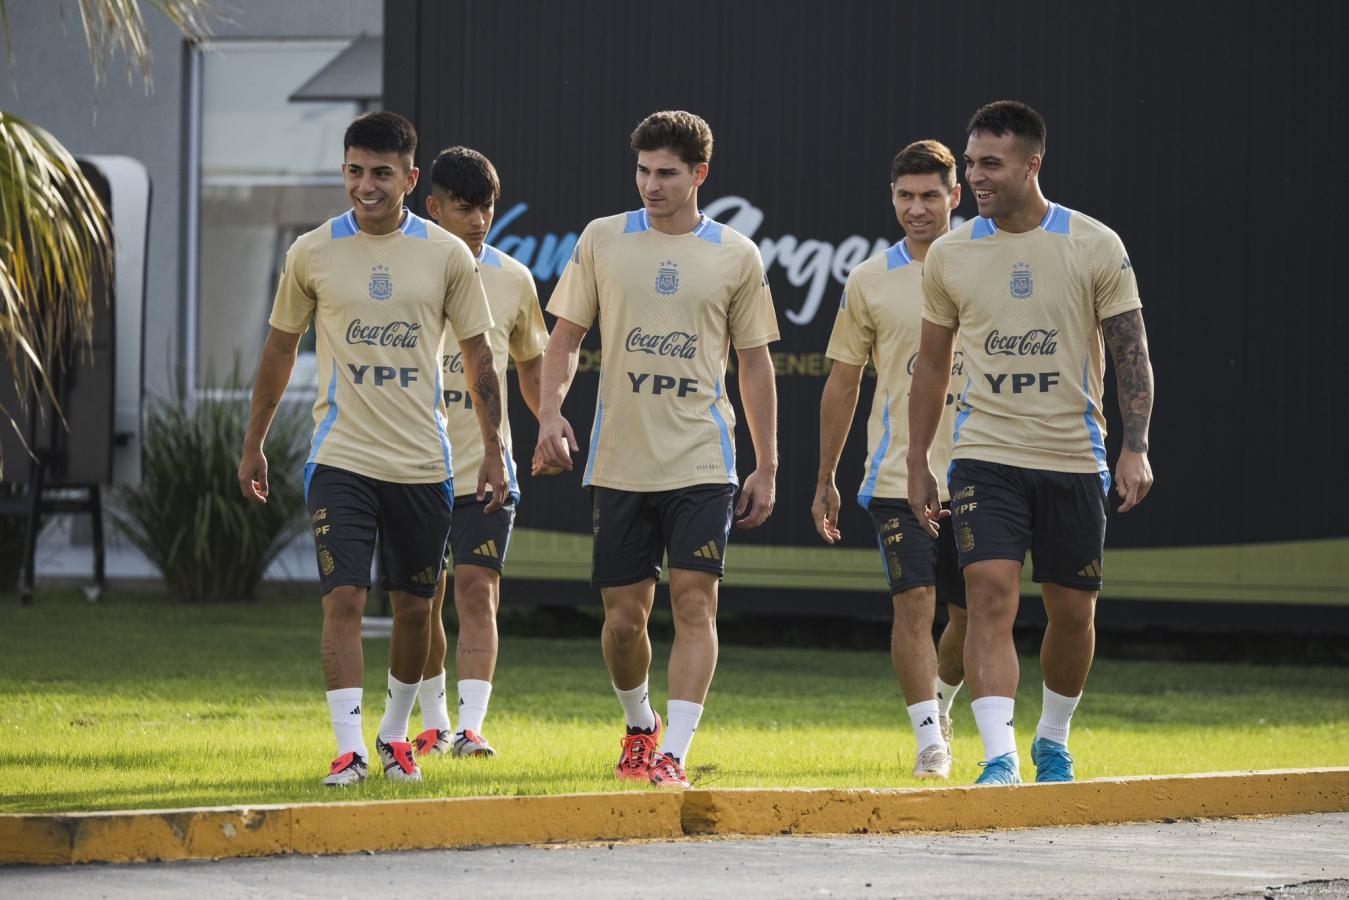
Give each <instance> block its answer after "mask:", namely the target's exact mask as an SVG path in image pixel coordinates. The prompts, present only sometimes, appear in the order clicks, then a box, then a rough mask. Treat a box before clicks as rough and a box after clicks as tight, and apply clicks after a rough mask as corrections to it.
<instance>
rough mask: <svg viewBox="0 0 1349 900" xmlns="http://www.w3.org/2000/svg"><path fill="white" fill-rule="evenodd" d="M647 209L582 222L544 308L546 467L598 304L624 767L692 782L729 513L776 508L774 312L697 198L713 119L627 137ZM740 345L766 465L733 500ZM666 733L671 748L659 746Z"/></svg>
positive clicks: (752, 426) (761, 282)
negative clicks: (663, 616) (655, 662)
mask: <svg viewBox="0 0 1349 900" xmlns="http://www.w3.org/2000/svg"><path fill="white" fill-rule="evenodd" d="M631 145H632V149H633V150H634V151H636V153H637V192H638V194H639V195H640V196H641V198H642V208H641V209H639V210H637V211H635V212H629V213H626V214H620V215H617V216H610V217H608V218H603V219H596V220H595V221H593V222H591V223H590V224H589V225H587V226H586V228H585V231H584V232H582V234H581V238H580V240H579V242H578V243H577V245H576V249H575V252H573V254H572V258H571V262H570V263H569V264H568V266H567V268H566V269H565V270H564V272H563V274H562V278H561V280H560V281H559V283H558V286H557V289H556V290H555V291H554V292H553V296H552V298H551V300H550V301H549V303H548V311H549V312H550V313H553V314H554V315H556V316H557V317H558V318H557V324H556V325H555V326H554V328H553V333H552V335H551V336H550V337H549V340H548V349H547V351H546V352H545V353H544V358H543V388H542V396H541V400H540V408H539V443H538V446H537V448H536V449H535V455H534V465H535V469H536V470H538V471H540V472H546V471H549V470H550V469H552V468H561V469H570V468H571V452H573V451H575V450H576V449H577V447H576V438H575V436H574V435H573V433H572V429H571V426H570V425H569V424H568V422H567V420H566V419H565V418H563V416H562V412H561V410H562V401H563V399H564V398H565V397H566V395H567V390H568V388H569V387H570V385H571V380H572V377H573V376H574V375H575V373H576V365H577V358H578V350H579V348H580V345H581V339H582V338H583V337H584V336H585V333H586V331H587V330H589V329H590V327H591V325H593V324H594V322H595V318H596V316H598V317H599V328H600V339H601V343H602V344H603V349H604V357H603V362H602V363H601V367H600V378H599V396H598V397H597V399H596V403H595V423H594V425H593V427H592V428H591V432H590V455H589V458H588V459H587V461H586V467H585V476H584V479H583V484H585V485H587V486H589V487H590V489H591V499H592V516H593V522H594V555H593V562H592V574H591V582H592V583H593V584H594V585H595V586H596V587H598V588H599V589H600V593H601V595H602V597H603V600H604V631H603V649H604V661H605V663H606V664H607V665H608V667H609V674H610V676H611V679H612V681H613V686H614V690H615V691H616V692H617V694H618V699H619V702H620V703H621V704H622V706H623V711H624V714H625V716H626V718H627V734H626V735H625V736H624V737H623V740H622V754H621V755H620V757H619V760H618V765H617V768H616V770H615V774H616V776H617V777H618V778H619V779H630V780H637V781H648V780H649V781H650V782H651V783H653V784H656V785H658V786H671V787H687V786H688V783H689V782H688V778H687V777H686V776H685V774H684V766H685V764H686V763H687V761H688V750H689V746H690V744H691V743H692V741H693V732H694V729H695V728H697V726H698V720H699V718H700V717H701V716H702V712H703V703H704V701H705V699H706V696H707V689H708V686H709V685H710V684H711V681H712V673H713V670H714V669H715V668H716V662H717V630H716V612H717V586H718V582H719V580H720V578H721V575H722V572H723V564H724V558H725V555H726V542H727V539H728V537H729V534H730V528H731V521H732V518H733V516H734V517H735V518H736V519H738V521H737V522H736V525H737V526H738V527H741V528H755V527H757V526H759V525H761V524H762V523H763V522H764V521H765V520H766V519H767V518H768V515H769V514H770V513H771V512H772V511H773V503H774V495H775V481H776V477H777V436H776V424H777V393H776V388H775V386H774V383H773V364H772V359H771V357H770V356H769V354H768V344H769V343H770V342H772V341H774V340H777V337H778V329H777V318H776V316H775V314H774V311H773V299H772V296H771V295H770V293H769V290H768V279H767V277H766V276H765V275H764V269H763V262H762V260H761V259H760V258H759V251H758V248H756V247H755V246H754V244H753V243H751V242H750V241H749V240H748V239H747V238H745V237H744V236H742V235H740V234H737V233H736V232H734V231H732V230H731V229H729V228H726V227H725V226H723V225H721V224H719V223H717V222H715V221H713V220H711V219H709V218H707V217H706V216H703V215H702V214H701V213H700V212H699V211H698V188H699V186H700V185H702V183H703V182H704V181H705V180H706V179H707V172H708V161H709V160H710V159H711V157H712V130H711V129H710V128H709V127H708V126H707V123H706V122H704V121H703V120H702V119H701V118H699V117H698V116H695V115H693V114H691V113H687V112H658V113H653V114H652V115H650V116H648V117H647V118H646V119H645V120H643V121H642V123H641V124H640V125H638V126H637V130H636V131H634V132H633V133H632V140H631ZM732 346H733V347H735V350H736V358H737V362H738V367H739V377H740V396H741V399H742V401H743V405H744V409H745V417H746V419H747V421H748V424H749V431H750V437H751V439H752V440H753V443H754V456H755V465H756V468H755V470H754V472H753V473H751V474H750V476H749V477H748V478H746V479H745V483H744V486H743V488H742V490H741V492H740V498H739V501H738V502H737V501H736V500H735V486H736V484H737V483H738V478H737V476H736V467H735V445H734V440H733V438H732V435H733V434H734V433H735V413H734V411H733V410H732V409H731V404H730V402H729V401H728V400H727V398H726V391H725V388H724V385H723V379H724V377H725V374H726V362H727V354H728V351H729V348H730V347H732ZM667 553H668V554H669V566H670V605H671V607H672V609H673V612H674V623H675V640H674V647H673V649H672V650H671V653H670V669H669V690H670V705H669V707H668V710H667V712H668V716H667V719H666V722H665V730H664V738H663V739H662V737H661V735H662V726H661V719H660V717H659V716H658V715H657V714H656V713H655V711H654V710H653V709H652V708H651V703H650V701H649V700H648V695H647V683H648V672H649V670H650V667H651V643H650V641H649V639H648V637H647V619H648V617H649V616H650V613H651V606H652V603H653V601H654V600H655V593H656V579H657V578H658V577H659V576H660V563H661V558H662V557H663V556H665V555H666V554H667ZM658 742H659V744H658Z"/></svg>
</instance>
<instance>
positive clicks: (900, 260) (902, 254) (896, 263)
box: [885, 238, 913, 272]
mask: <svg viewBox="0 0 1349 900" xmlns="http://www.w3.org/2000/svg"><path fill="white" fill-rule="evenodd" d="M911 262H913V254H912V253H910V252H909V239H908V238H904V239H903V240H901V241H900V242H899V243H898V244H895V245H894V246H893V247H891V248H890V249H889V250H886V251H885V270H886V271H887V272H889V271H892V270H894V269H902V268H904V267H905V266H907V265H908V264H909V263H911Z"/></svg>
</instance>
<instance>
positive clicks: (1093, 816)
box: [683, 769, 1349, 835]
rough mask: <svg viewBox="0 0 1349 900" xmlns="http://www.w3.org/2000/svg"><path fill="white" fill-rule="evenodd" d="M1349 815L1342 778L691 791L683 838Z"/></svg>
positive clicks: (1258, 775) (1255, 775) (1308, 774)
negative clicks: (718, 835)
mask: <svg viewBox="0 0 1349 900" xmlns="http://www.w3.org/2000/svg"><path fill="white" fill-rule="evenodd" d="M1344 811H1349V769H1314V770H1302V769H1297V770H1287V771H1274V772H1247V773H1240V772H1232V773H1215V774H1205V775H1174V776H1160V777H1150V778H1101V779H1094V780H1091V781H1078V782H1073V783H1071V784H1038V785H1036V784H1030V785H1021V786H1017V787H1009V788H1001V789H992V788H985V787H944V788H930V789H921V788H920V789H910V790H889V791H862V790H827V789H816V790H771V791H766V790H746V791H740V790H721V791H700V790H694V791H689V792H688V793H687V795H686V796H685V800H684V808H683V826H684V832H685V833H686V834H691V835H696V834H747V835H748V834H857V833H878V832H879V833H891V832H900V831H969V830H983V829H991V828H1033V827H1037V826H1044V825H1103V824H1108V823H1114V822H1147V821H1158V820H1161V819H1191V818H1215V817H1221V816H1247V815H1281V814H1293V813H1313V812H1344Z"/></svg>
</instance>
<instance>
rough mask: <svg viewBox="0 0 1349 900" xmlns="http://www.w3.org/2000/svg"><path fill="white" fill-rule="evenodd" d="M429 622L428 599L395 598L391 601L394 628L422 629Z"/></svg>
mask: <svg viewBox="0 0 1349 900" xmlns="http://www.w3.org/2000/svg"><path fill="white" fill-rule="evenodd" d="M430 621H431V598H430V597H411V596H402V597H396V598H394V601H393V624H394V627H403V628H423V627H425V626H426V625H427V624H429V623H430Z"/></svg>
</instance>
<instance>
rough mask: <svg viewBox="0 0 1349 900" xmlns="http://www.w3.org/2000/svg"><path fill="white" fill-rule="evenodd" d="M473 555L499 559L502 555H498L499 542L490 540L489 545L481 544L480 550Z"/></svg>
mask: <svg viewBox="0 0 1349 900" xmlns="http://www.w3.org/2000/svg"><path fill="white" fill-rule="evenodd" d="M473 555H474V556H486V557H490V558H491V559H498V558H499V556H500V555H499V554H498V553H497V542H496V541H495V540H488V541H487V543H485V544H480V545H479V546H478V549H476V550H474V551H473Z"/></svg>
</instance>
